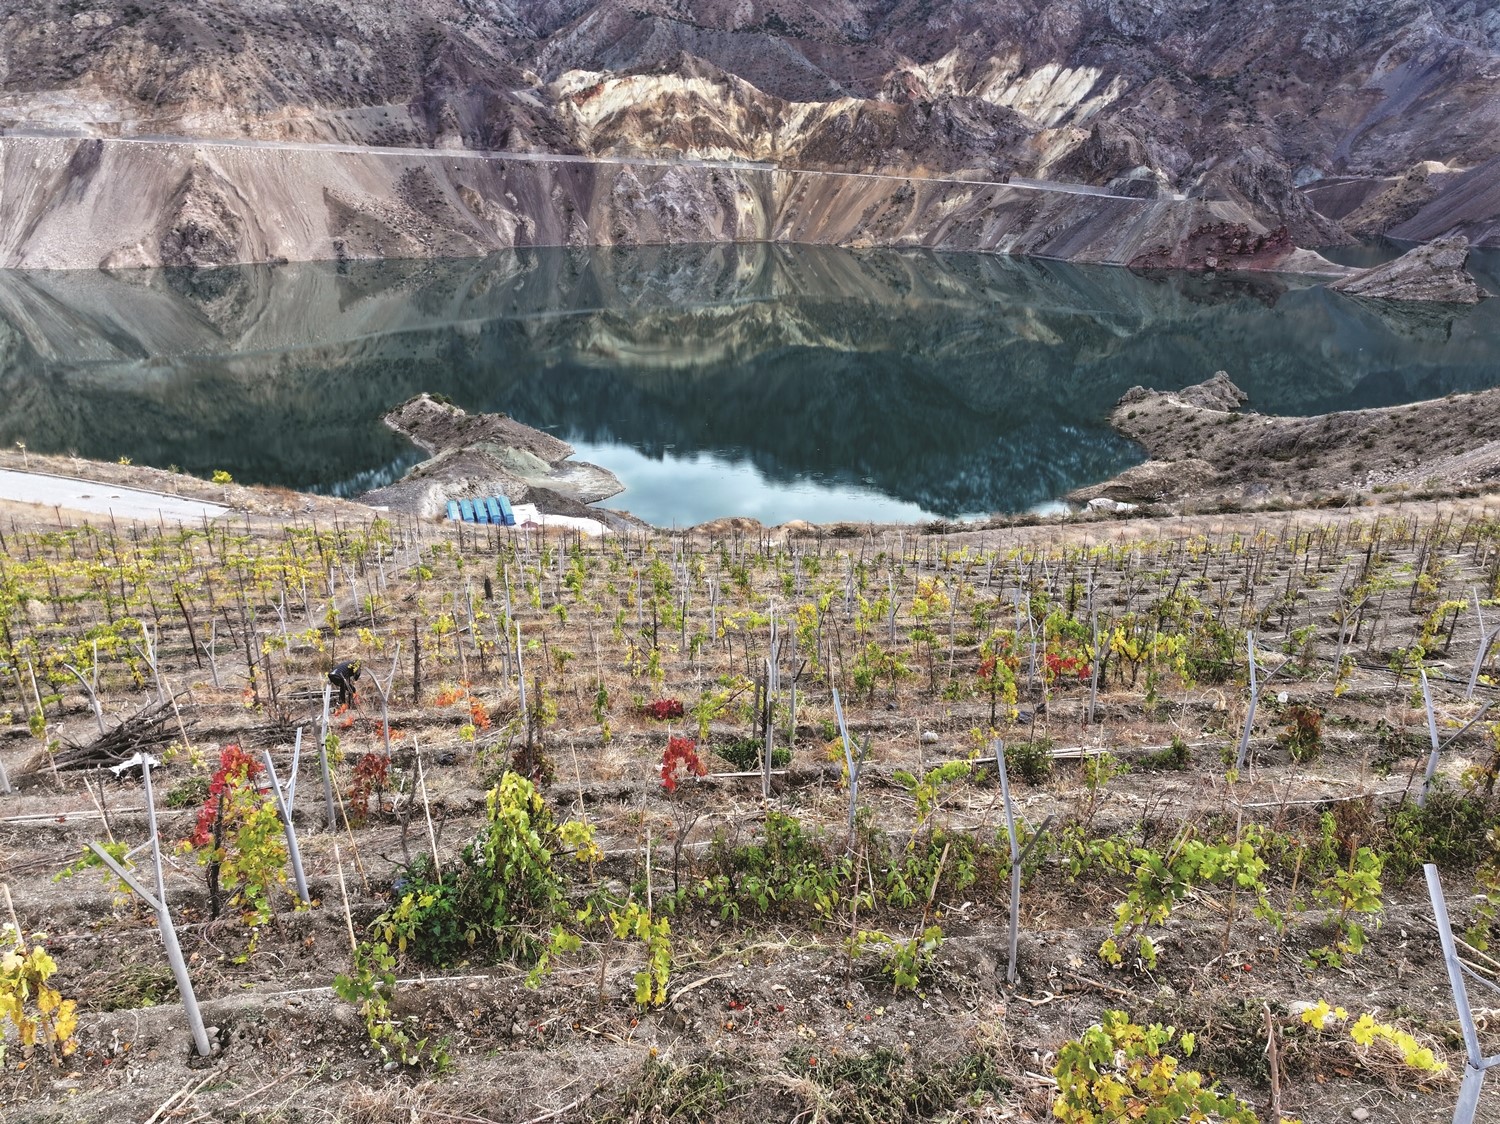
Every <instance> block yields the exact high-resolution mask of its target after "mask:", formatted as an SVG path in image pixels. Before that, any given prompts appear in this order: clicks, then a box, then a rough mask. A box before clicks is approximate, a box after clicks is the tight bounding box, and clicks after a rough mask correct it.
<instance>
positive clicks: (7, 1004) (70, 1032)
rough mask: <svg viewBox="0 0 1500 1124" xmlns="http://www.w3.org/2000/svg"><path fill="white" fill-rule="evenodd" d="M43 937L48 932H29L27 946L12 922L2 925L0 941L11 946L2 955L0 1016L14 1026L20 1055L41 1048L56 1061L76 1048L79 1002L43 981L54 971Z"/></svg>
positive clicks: (1, 1048) (1, 1050) (1, 1053)
mask: <svg viewBox="0 0 1500 1124" xmlns="http://www.w3.org/2000/svg"><path fill="white" fill-rule="evenodd" d="M46 939H47V934H46V933H33V934H32V943H31V946H30V947H27V944H26V940H25V938H24V937H23V936H22V935H21V932H20V930H18V929H17V928H16V927H15V926H14V925H11V924H9V923H7V924H5V925H4V926H0V942H3V943H4V944H6V945H9V946H10V947H8V948H7V949H6V950H5V953H4V955H3V956H0V1019H4V1020H6V1021H8V1022H10V1024H11V1025H12V1026H14V1027H15V1028H16V1033H17V1035H19V1037H20V1039H21V1056H22V1058H23V1059H25V1060H28V1061H29V1060H30V1059H31V1057H32V1055H33V1054H34V1053H35V1052H36V1050H37V1048H38V1047H39V1046H40V1047H42V1048H43V1049H45V1050H46V1051H47V1052H48V1053H49V1054H50V1055H51V1058H52V1062H53V1064H55V1065H56V1064H61V1062H62V1059H63V1058H66V1057H68V1056H70V1055H71V1054H72V1053H73V1052H74V1051H75V1050H76V1049H77V1048H78V1043H77V1041H76V1040H75V1039H74V1031H75V1030H76V1029H77V1027H78V1003H77V1001H76V1000H73V999H64V998H63V997H62V992H60V991H58V990H57V988H55V987H53V986H52V985H51V984H50V983H48V982H47V981H49V980H50V979H51V978H52V977H53V976H54V975H55V974H56V973H57V961H55V960H53V959H52V957H51V956H50V955H49V954H48V952H47V950H46V948H45V947H43V946H42V944H41V943H40V942H41V941H44V940H46ZM3 1029H4V1023H3V1022H0V1030H3ZM4 1061H5V1040H4V1038H3V1037H0V1064H3V1063H4Z"/></svg>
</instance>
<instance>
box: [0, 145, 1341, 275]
mask: <svg viewBox="0 0 1500 1124" xmlns="http://www.w3.org/2000/svg"><path fill="white" fill-rule="evenodd" d="M1203 229H1213V230H1218V231H1226V230H1227V231H1231V232H1233V237H1232V238H1231V241H1233V240H1236V239H1237V240H1239V241H1241V242H1244V243H1247V244H1251V243H1254V244H1258V245H1260V249H1259V250H1258V251H1257V252H1256V253H1255V254H1252V255H1247V256H1245V257H1244V258H1243V259H1242V260H1241V261H1240V262H1239V266H1240V267H1241V268H1255V269H1288V270H1293V271H1303V272H1326V273H1328V274H1330V275H1340V274H1342V273H1344V272H1346V271H1345V270H1343V269H1342V268H1341V267H1338V266H1334V265H1332V264H1331V263H1329V262H1327V261H1324V260H1323V259H1321V258H1318V257H1317V256H1316V255H1312V254H1308V253H1306V252H1304V251H1298V250H1297V249H1296V247H1295V246H1293V245H1291V243H1290V242H1289V241H1285V240H1282V241H1280V242H1276V241H1275V240H1274V239H1270V241H1271V243H1272V244H1271V245H1270V246H1269V248H1267V247H1266V246H1265V245H1264V243H1266V242H1267V241H1268V232H1267V231H1266V230H1265V228H1264V227H1263V226H1262V225H1261V224H1260V223H1259V222H1258V221H1257V220H1256V219H1255V218H1254V217H1253V216H1252V215H1251V214H1250V213H1248V212H1247V211H1246V210H1245V209H1244V208H1242V207H1240V206H1238V205H1237V204H1235V203H1232V202H1229V201H1217V202H1208V201H1203V200H1174V199H1135V198H1130V197H1126V196H1119V195H1113V194H1110V193H1107V192H1101V191H1097V190H1096V191H1088V190H1058V189H1048V188H1039V187H1034V186H1029V185H1024V184H1006V183H994V182H980V181H970V180H964V179H959V178H953V177H946V178H938V177H933V178H925V177H917V176H878V175H864V174H843V173H829V172H814V171H778V170H772V169H769V168H765V167H757V166H754V165H749V164H743V163H739V164H730V163H725V162H718V163H713V162H675V161H663V162H652V161H644V160H635V161H629V162H626V161H599V160H585V159H581V158H571V159H570V158H566V157H546V156H540V157H521V156H514V155H512V156H499V155H493V156H480V155H478V154H474V153H460V152H424V151H418V150H392V149H360V148H357V147H353V146H347V147H332V146H319V145H306V146H281V145H269V146H267V145H256V144H231V143H195V144H187V143H176V142H166V141H141V140H114V139H110V140H106V139H99V138H92V139H81V138H69V137H14V136H8V137H0V267H8V268H26V269H85V268H94V267H99V268H104V269H118V268H128V267H136V266H152V265H187V266H211V265H222V264H227V263H231V262H255V261H277V260H293V261H296V260H316V259H361V258H411V257H468V256H478V255H483V254H485V253H488V252H490V251H492V250H499V249H509V248H512V247H522V246H548V245H567V246H582V245H604V244H616V245H638V244H647V243H665V242H718V241H742V242H743V241H786V242H800V243H814V244H838V245H854V246H862V245H863V246H868V245H888V246H926V247H934V248H942V249H952V250H974V251H1000V252H1006V253H1015V254H1029V255H1034V256H1039V257H1048V258H1063V259H1067V260H1071V261H1080V262H1095V263H1106V264H1115V265H1123V264H1127V263H1130V262H1132V261H1135V260H1137V259H1140V258H1142V257H1143V256H1144V255H1149V254H1150V253H1152V252H1153V251H1154V250H1155V249H1161V248H1169V247H1174V246H1176V245H1178V243H1179V241H1180V240H1181V239H1182V238H1183V237H1184V235H1185V233H1191V232H1193V231H1196V230H1203ZM1228 264H1229V262H1228V258H1227V257H1226V266H1227V265H1228Z"/></svg>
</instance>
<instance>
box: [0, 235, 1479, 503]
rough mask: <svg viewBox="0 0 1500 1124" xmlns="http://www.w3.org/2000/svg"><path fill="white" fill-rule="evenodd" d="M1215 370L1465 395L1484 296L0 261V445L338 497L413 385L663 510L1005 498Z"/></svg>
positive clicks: (835, 275)
mask: <svg viewBox="0 0 1500 1124" xmlns="http://www.w3.org/2000/svg"><path fill="white" fill-rule="evenodd" d="M1478 264H1479V267H1480V269H1479V272H1480V273H1481V276H1485V277H1488V276H1492V275H1493V270H1494V263H1493V262H1488V261H1486V260H1484V259H1480V260H1479V262H1478ZM1220 369H1223V370H1227V371H1228V372H1229V374H1230V376H1231V377H1232V378H1233V379H1234V380H1235V381H1236V382H1237V383H1239V384H1240V385H1241V386H1242V387H1244V388H1245V389H1246V390H1247V391H1248V392H1249V394H1250V399H1251V406H1252V408H1255V409H1259V410H1263V411H1266V412H1275V413H1321V412H1324V411H1327V410H1330V409H1345V408H1357V407H1362V406H1372V405H1387V404H1393V403H1398V402H1403V401H1410V400H1415V399H1419V398H1428V397H1433V396H1438V395H1442V394H1446V393H1448V392H1449V391H1453V390H1468V389H1478V388H1481V387H1486V386H1489V385H1492V384H1493V383H1495V382H1496V381H1500V300H1495V301H1486V302H1485V303H1484V304H1481V305H1480V306H1479V307H1478V308H1476V309H1453V308H1446V307H1444V308H1439V309H1436V310H1434V309H1413V308H1401V307H1395V308H1392V307H1388V306H1387V307H1381V306H1377V305H1374V304H1371V303H1366V302H1360V301H1357V300H1351V299H1349V298H1345V297H1341V296H1338V295H1335V294H1332V293H1329V292H1327V291H1326V290H1325V289H1322V288H1319V287H1316V286H1313V285H1311V284H1309V283H1307V282H1306V281H1304V280H1300V279H1292V278H1276V277H1253V278H1246V277H1238V278H1229V279H1225V278H1219V279H1209V278H1204V277H1198V276H1192V275H1182V274H1172V275H1159V276H1158V275H1153V276H1145V277H1143V276H1137V275H1135V274H1132V273H1130V272H1128V271H1125V270H1119V269H1107V268H1099V267H1081V266H1071V265H1065V264H1060V263H1055V262H1044V261H1035V260H1024V259H1012V258H1005V257H997V256H990V255H954V254H944V255H939V254H933V253H930V252H927V251H910V252H906V251H890V250H885V251H858V252H856V251H846V250H837V249H829V248H823V247H798V246H773V245H762V244H755V245H739V246H735V245H714V246H675V247H643V248H633V249H603V250H565V249H555V250H525V251H517V252H514V253H510V254H504V255H497V256H494V257H490V258H485V259H482V260H471V261H392V262H369V263H343V264H335V263H310V264H293V265H278V266H246V267H238V268H230V269H220V270H212V271H205V272H197V273H193V272H186V271H173V270H160V271H141V272H120V273H102V272H96V273H18V272H4V271H0V380H3V385H4V390H5V393H4V398H3V404H0V441H3V442H5V443H6V444H11V443H14V442H17V441H24V442H26V444H27V446H28V448H30V449H33V450H37V451H50V452H64V451H69V452H74V453H77V454H79V455H82V456H86V457H95V458H102V459H108V460H113V459H116V458H118V457H121V456H128V457H130V458H132V459H133V460H134V461H135V462H136V463H138V464H154V465H159V466H169V465H177V466H180V467H181V468H183V469H184V470H186V471H188V472H191V473H194V474H197V475H207V474H209V473H211V472H213V471H214V470H216V469H225V470H227V471H229V472H230V473H232V474H233V476H234V477H235V479H237V480H240V481H244V482H247V483H269V484H281V485H285V486H288V487H293V488H300V489H310V490H318V491H331V492H339V493H344V494H352V493H356V492H359V491H362V490H364V489H366V488H370V487H373V486H375V485H377V484H379V483H382V482H385V481H386V480H389V479H391V478H393V477H394V476H398V475H400V473H401V472H403V471H404V470H405V468H406V467H407V466H409V465H410V464H412V463H414V462H415V461H416V460H417V459H419V455H418V454H417V453H416V452H415V451H414V450H412V449H411V448H410V447H409V446H407V445H406V444H405V442H403V441H402V440H401V439H399V438H397V437H396V436H395V435H394V434H392V433H390V432H389V431H387V430H386V429H385V428H384V427H383V426H382V425H381V423H380V421H379V418H380V415H381V414H382V413H383V412H384V411H385V410H386V409H387V408H389V407H390V406H393V405H395V404H396V403H398V402H401V401H403V400H404V399H406V398H408V397H410V396H411V395H413V394H415V393H417V392H419V391H422V390H427V391H432V392H435V393H441V394H446V395H447V396H448V397H450V398H452V399H453V400H454V401H455V402H456V403H458V404H459V405H461V406H463V407H464V408H466V409H469V410H486V411H489V410H501V411H505V412H506V413H509V414H511V415H513V416H515V417H517V418H519V419H520V420H522V421H524V422H527V423H529V424H532V425H536V426H542V427H546V428H548V429H550V430H551V431H552V432H554V433H556V434H557V435H558V436H560V437H563V438H565V439H566V440H569V441H572V442H574V443H575V444H578V445H579V446H580V447H581V449H582V450H583V451H581V452H580V456H581V457H582V458H583V459H591V460H594V461H596V462H597V463H600V464H604V465H605V466H606V467H612V468H614V469H615V470H616V471H617V472H618V473H619V474H620V475H621V477H622V479H623V480H624V482H625V484H626V486H627V491H626V492H625V493H623V494H622V495H620V496H619V497H617V498H616V499H615V500H614V501H613V505H614V506H618V507H621V508H626V509H629V510H631V511H634V512H635V513H636V514H638V515H640V516H642V517H644V518H646V519H648V520H650V521H651V522H653V523H659V524H673V523H676V524H684V523H690V522H695V521H699V520H701V519H705V518H710V517H712V516H715V515H728V514H737V513H747V514H753V515H756V516H757V517H759V518H761V519H763V520H765V521H767V522H777V521H781V520H785V519H790V518H812V519H819V520H828V519H835V518H846V519H915V518H921V517H923V516H926V515H945V516H952V515H961V514H969V513H985V512H992V511H997V512H1014V511H1020V510H1025V509H1027V508H1030V507H1033V506H1035V505H1038V504H1041V503H1045V502H1047V501H1049V500H1052V499H1054V498H1056V497H1057V496H1059V495H1061V494H1062V493H1063V492H1066V491H1067V490H1069V489H1070V488H1073V487H1076V486H1078V485H1081V484H1085V483H1089V482H1092V481H1096V480H1099V479H1102V478H1104V477H1107V476H1109V475H1111V474H1113V473H1115V472H1118V471H1119V470H1121V469H1122V468H1125V467H1127V466H1128V465H1130V464H1132V463H1134V462H1135V461H1136V460H1138V459H1139V452H1138V450H1137V449H1136V448H1135V447H1134V446H1133V445H1131V444H1130V443H1129V442H1126V441H1124V440H1123V439H1121V438H1120V437H1118V436H1117V435H1115V434H1114V433H1112V432H1111V431H1110V430H1109V429H1108V427H1107V426H1106V424H1105V422H1104V418H1105V416H1106V414H1107V412H1108V410H1109V407H1110V406H1111V404H1113V403H1114V402H1115V400H1116V399H1118V398H1119V396H1120V395H1121V394H1123V393H1124V392H1125V391H1126V390H1127V389H1128V388H1129V387H1131V386H1133V385H1135V384H1137V383H1140V384H1145V385H1150V386H1156V387H1160V388H1169V387H1170V388H1176V387H1181V386H1184V385H1187V384H1188V383H1192V382H1197V381H1200V380H1201V379H1204V378H1206V377H1208V376H1209V375H1211V374H1213V372H1214V371H1216V370H1220ZM653 462H655V463H653ZM633 477H634V479H633Z"/></svg>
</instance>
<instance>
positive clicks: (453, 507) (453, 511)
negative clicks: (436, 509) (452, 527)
mask: <svg viewBox="0 0 1500 1124" xmlns="http://www.w3.org/2000/svg"><path fill="white" fill-rule="evenodd" d="M448 518H449V519H457V518H458V501H457V500H449V501H448Z"/></svg>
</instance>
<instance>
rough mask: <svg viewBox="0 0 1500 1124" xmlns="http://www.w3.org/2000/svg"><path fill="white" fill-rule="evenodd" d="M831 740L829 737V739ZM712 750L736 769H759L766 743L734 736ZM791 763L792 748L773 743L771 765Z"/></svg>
mask: <svg viewBox="0 0 1500 1124" xmlns="http://www.w3.org/2000/svg"><path fill="white" fill-rule="evenodd" d="M833 736H834V737H838V731H837V730H835V731H834V735H833ZM830 740H831V739H830ZM714 752H715V753H717V754H718V755H719V756H720V757H722V758H723V759H724V760H725V761H728V762H729V763H730V764H731V765H733V766H734V767H735V768H736V769H740V770H742V771H743V770H749V769H759V768H760V767H761V763H762V762H763V761H764V760H765V756H766V743H765V742H763V741H761V740H760V739H759V738H734V739H732V740H730V741H728V742H725V743H724V744H722V745H715V746H714ZM791 763H792V750H791V747H790V746H785V745H773V746H772V747H771V767H772V768H774V769H783V768H785V767H786V766H788V765H790V764H791Z"/></svg>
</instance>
